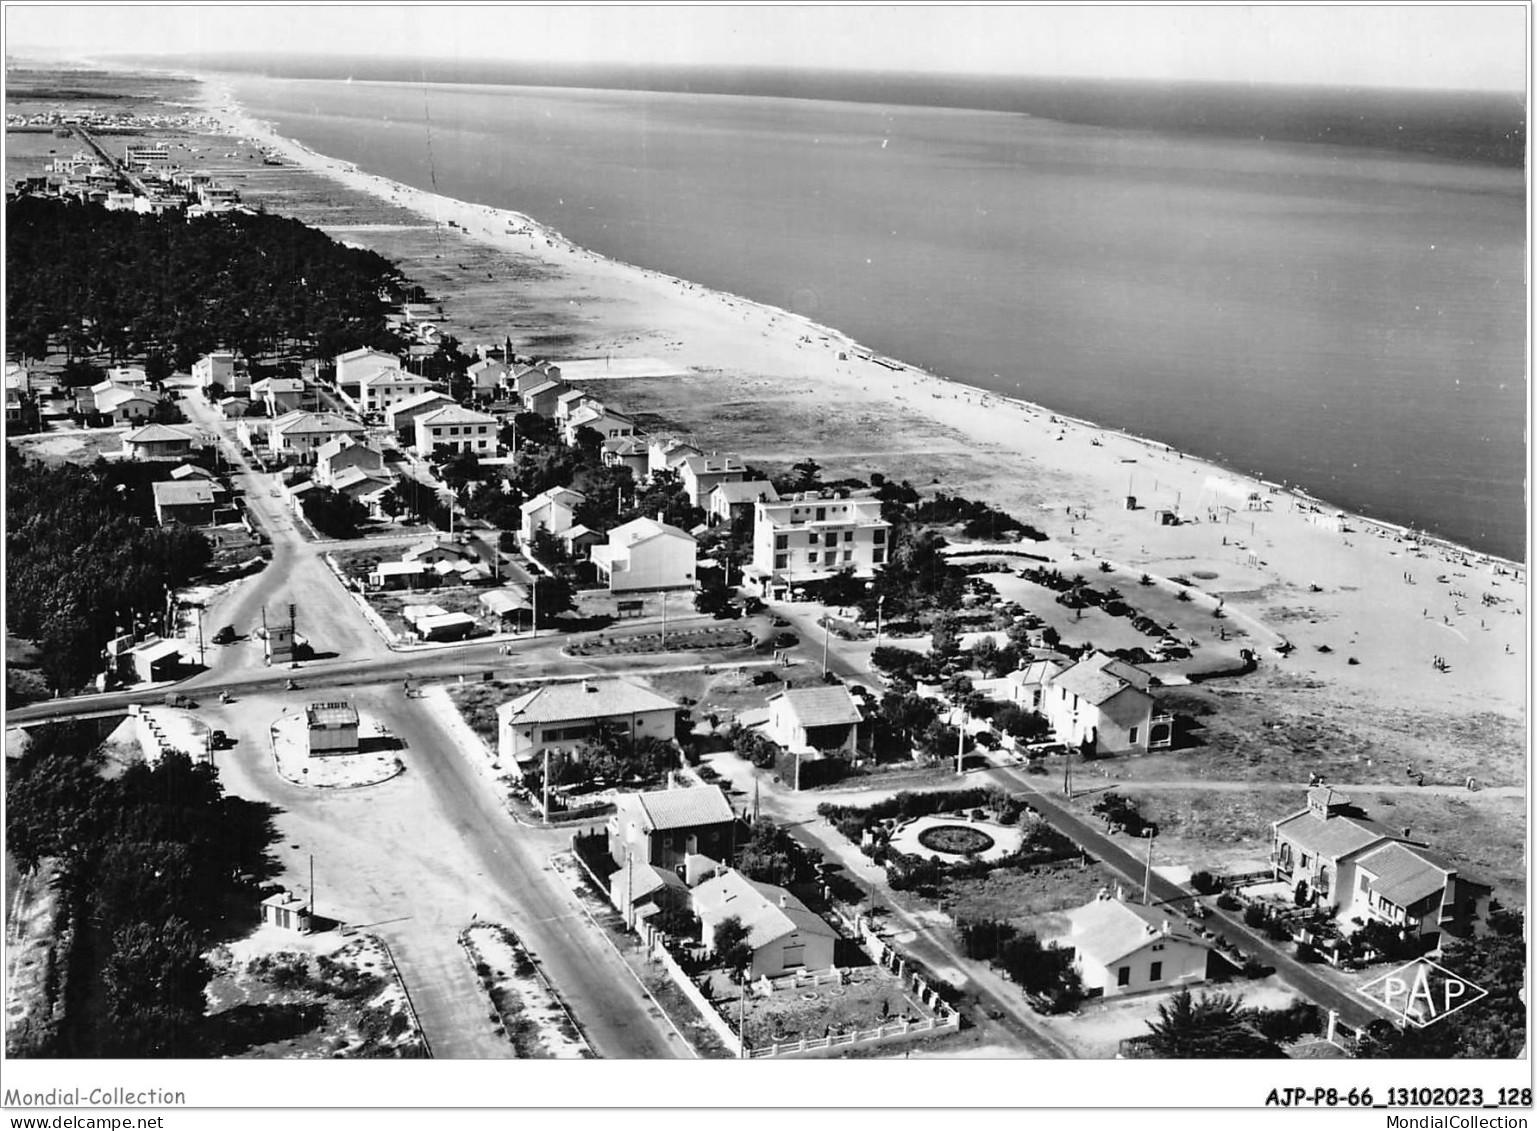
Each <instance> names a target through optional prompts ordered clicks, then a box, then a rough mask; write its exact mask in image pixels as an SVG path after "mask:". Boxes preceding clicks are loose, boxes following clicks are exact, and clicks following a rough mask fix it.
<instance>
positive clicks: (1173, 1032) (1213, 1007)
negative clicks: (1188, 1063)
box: [1147, 987, 1281, 1060]
mask: <svg viewBox="0 0 1537 1131" xmlns="http://www.w3.org/2000/svg"><path fill="white" fill-rule="evenodd" d="M1147 1027H1148V1029H1149V1031H1150V1036H1149V1039H1148V1045H1149V1047H1150V1048H1151V1050H1152V1051H1153V1053H1154V1055H1156V1056H1159V1057H1168V1058H1170V1059H1177V1060H1195V1059H1202V1060H1205V1059H1212V1058H1223V1057H1227V1058H1247V1059H1255V1058H1261V1057H1274V1056H1279V1055H1281V1054H1280V1052H1279V1050H1277V1049H1276V1047H1275V1046H1274V1045H1273V1044H1271V1043H1270V1042H1269V1041H1267V1040H1266V1039H1265V1038H1264V1037H1261V1036H1260V1035H1259V1034H1258V1033H1256V1032H1255V1031H1254V1030H1253V1029H1251V1028H1250V1027H1249V1026H1248V1025H1247V1024H1246V1023H1245V1020H1244V1010H1243V996H1242V995H1241V994H1228V993H1214V994H1206V993H1203V994H1202V995H1201V996H1200V997H1199V998H1197V997H1195V996H1194V995H1193V994H1192V993H1191V992H1190V989H1189V987H1186V988H1184V989H1182V990H1180V991H1179V993H1177V994H1175V995H1174V996H1173V997H1172V998H1170V999H1169V1000H1168V1001H1166V1002H1164V1003H1163V1004H1161V1005H1159V1007H1158V1020H1156V1021H1149V1022H1148V1023H1147Z"/></svg>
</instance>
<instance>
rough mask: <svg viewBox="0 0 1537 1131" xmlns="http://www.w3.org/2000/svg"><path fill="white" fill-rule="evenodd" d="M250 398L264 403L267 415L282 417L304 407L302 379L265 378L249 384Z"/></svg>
mask: <svg viewBox="0 0 1537 1131" xmlns="http://www.w3.org/2000/svg"><path fill="white" fill-rule="evenodd" d="M251 396H252V398H253V399H255V400H259V401H264V402H266V405H267V415H268V416H272V417H278V416H282V415H283V414H284V413H289V412H296V411H298V410H299V409H301V408H303V407H304V379H303V378H302V377H266V378H263V379H262V380H260V381H252V382H251Z"/></svg>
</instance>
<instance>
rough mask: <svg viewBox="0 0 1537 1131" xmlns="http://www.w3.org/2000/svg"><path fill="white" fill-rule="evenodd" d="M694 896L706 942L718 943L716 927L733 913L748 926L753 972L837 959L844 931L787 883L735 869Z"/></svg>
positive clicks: (813, 966)
mask: <svg viewBox="0 0 1537 1131" xmlns="http://www.w3.org/2000/svg"><path fill="white" fill-rule="evenodd" d="M693 900H694V914H695V915H697V916H698V917H699V925H700V942H702V943H703V944H704V946H705V947H706V948H710V947H713V945H714V941H715V928H716V927H718V926H719V925H720V924H721V923H722V922H724V921H725V920H727V919H736V920H737V921H738V922H740V923H741V924H742V926H743V927H745V928H746V929H747V946H748V947H749V948H750V949H751V951H752V958H751V961H750V964H749V966H748V968H747V972H748V976H749V977H750V978H753V979H757V978H776V977H779V976H780V975H782V974H790V973H794V972H795V971H797V970H827V969H829V968H830V967H831V966H832V965H833V950H834V947H835V946H836V944H837V939H838V933H837V932H836V931H834V930H833V929H832V928H831V927H830V926H828V925H827V922H826V920H824V919H823V918H822V917H821V916H820V915H818V914H816V912H814V911H812V910H811V909H810V908H809V907H807V906H806V905H805V904H804V903H802V902H801V901H800V900H798V899H796V898H795V896H793V895H791V894H790V893H789V892H787V891H785V889H784V888H781V887H775V886H774V885H773V884H763V883H757V882H755V881H753V880H749V879H748V878H747V877H746V876H744V875H742V873H740V872H738V871H735V870H730V871H727V872H725V873H723V874H722V875H719V876H716V877H715V878H714V879H711V880H706V881H705V882H704V883H702V884H700V885H699V886H698V887H696V888H695V889H694V893H693Z"/></svg>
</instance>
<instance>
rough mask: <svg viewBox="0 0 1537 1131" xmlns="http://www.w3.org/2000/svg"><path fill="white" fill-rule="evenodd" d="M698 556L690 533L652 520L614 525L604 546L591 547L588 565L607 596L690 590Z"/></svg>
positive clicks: (639, 519) (641, 519) (638, 519)
mask: <svg viewBox="0 0 1537 1131" xmlns="http://www.w3.org/2000/svg"><path fill="white" fill-rule="evenodd" d="M698 556H699V550H698V546H697V544H696V543H695V541H694V536H693V535H692V534H690V533H689V532H688V531H686V530H680V529H678V527H676V526H669V525H667V523H665V522H658V521H657V520H656V519H653V518H637V519H635V520H634V521H632V522H627V523H625V524H624V525H623V526H616V527H615V528H614V529H613V530H610V531H609V532H608V545H606V546H594V547H593V548H592V564H593V565H594V566H596V567H597V571H598V577H599V579H601V580H602V581H604V582H606V583H607V584H608V589H609V592H611V593H634V592H642V591H645V590H650V589H685V588H688V589H691V588H693V585H694V574H695V571H696V568H697V562H698Z"/></svg>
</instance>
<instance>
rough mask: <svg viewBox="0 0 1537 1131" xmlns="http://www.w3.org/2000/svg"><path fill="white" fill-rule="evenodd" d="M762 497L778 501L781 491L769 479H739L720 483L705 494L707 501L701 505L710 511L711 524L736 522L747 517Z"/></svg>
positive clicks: (770, 500) (769, 500) (764, 499)
mask: <svg viewBox="0 0 1537 1131" xmlns="http://www.w3.org/2000/svg"><path fill="white" fill-rule="evenodd" d="M759 499H762V500H763V501H764V502H768V503H777V502H778V501H779V492H778V491H776V490H775V489H774V485H773V484H772V483H770V482H769V481H768V480H767V479H738V480H733V481H732V482H729V483H718V484H716V486H715V488H714V489H713V490H711V491H710V492H708V493H707V494H706V496H705V502H704V503H702V504H701V505H702V506H703V507H704V508H705V510H706V511H708V512H709V516H710V518H709V521H710V525H711V526H715V525H717V524H719V523H722V522H727V523H731V522H735V521H736V520H737V519H738V518H745V517H748V516H750V515H751V514H752V513H753V506H754V505H755V504H756V503H757V502H758V500H759Z"/></svg>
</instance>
